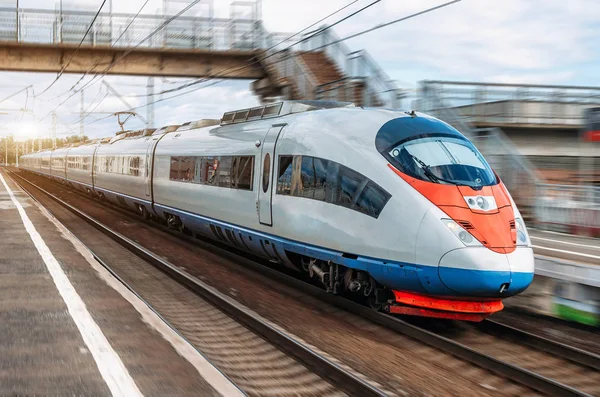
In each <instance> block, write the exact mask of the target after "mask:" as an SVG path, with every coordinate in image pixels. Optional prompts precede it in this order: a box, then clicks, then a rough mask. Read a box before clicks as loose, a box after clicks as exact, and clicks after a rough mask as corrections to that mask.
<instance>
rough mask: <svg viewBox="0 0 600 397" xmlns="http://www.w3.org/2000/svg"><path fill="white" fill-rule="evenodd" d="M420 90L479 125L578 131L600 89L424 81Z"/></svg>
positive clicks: (599, 100) (598, 97) (598, 102)
mask: <svg viewBox="0 0 600 397" xmlns="http://www.w3.org/2000/svg"><path fill="white" fill-rule="evenodd" d="M421 89H425V90H427V91H429V92H432V91H433V92H435V95H436V96H437V97H438V98H440V100H441V101H443V102H446V103H449V104H452V107H453V110H454V111H456V112H457V113H458V114H459V115H461V116H462V117H463V118H464V119H465V120H466V121H468V122H470V123H472V124H476V125H496V126H507V127H508V126H517V125H529V126H539V127H545V126H552V127H562V128H573V129H577V128H579V127H580V126H582V125H583V121H584V118H583V117H584V116H583V110H584V109H586V108H589V107H594V106H598V104H600V87H585V86H554V85H524V84H499V83H469V82H451V81H424V82H422V84H421Z"/></svg>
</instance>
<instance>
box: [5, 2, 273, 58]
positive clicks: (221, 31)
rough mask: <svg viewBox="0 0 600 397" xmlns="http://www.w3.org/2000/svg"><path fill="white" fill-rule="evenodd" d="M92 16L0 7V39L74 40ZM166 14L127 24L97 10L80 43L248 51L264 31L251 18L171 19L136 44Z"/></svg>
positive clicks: (125, 18)
mask: <svg viewBox="0 0 600 397" xmlns="http://www.w3.org/2000/svg"><path fill="white" fill-rule="evenodd" d="M94 15H95V12H89V11H63V12H62V13H61V12H60V11H59V10H56V11H55V10H37V9H19V10H18V11H17V10H16V9H15V8H0V41H17V42H23V43H39V44H79V42H80V41H81V39H82V38H83V36H84V34H85V32H86V30H87V28H88V27H89V25H90V24H91V22H92V20H93V18H94ZM169 18H170V17H169V16H163V15H139V16H138V17H137V18H136V19H135V20H134V21H133V22H132V19H133V15H128V14H118V13H114V14H108V13H100V14H99V16H98V18H97V19H96V21H95V23H94V25H93V27H92V29H91V30H90V33H89V34H88V36H87V37H86V38H85V41H84V44H86V45H92V46H96V45H106V46H110V45H113V46H115V47H132V46H139V47H141V48H183V49H209V50H232V49H238V50H252V49H256V48H263V45H264V41H265V37H264V35H265V31H264V30H263V29H262V28H261V24H260V22H259V21H257V20H252V19H219V18H206V17H189V16H180V17H178V18H176V19H174V20H173V21H171V22H170V23H169V24H168V25H166V26H165V27H164V28H163V29H161V30H160V31H158V32H157V33H156V34H155V35H153V36H152V37H151V38H150V39H148V40H146V41H143V42H142V40H143V39H144V38H146V37H147V36H149V35H150V34H151V33H153V32H154V31H155V30H156V29H158V28H159V27H160V26H161V25H162V24H164V23H165V22H166V21H167V20H168V19H169ZM130 23H131V25H130ZM128 26H129V27H128Z"/></svg>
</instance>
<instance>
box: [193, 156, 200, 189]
mask: <svg viewBox="0 0 600 397" xmlns="http://www.w3.org/2000/svg"><path fill="white" fill-rule="evenodd" d="M193 182H194V183H202V157H196V158H195V163H194V180H193Z"/></svg>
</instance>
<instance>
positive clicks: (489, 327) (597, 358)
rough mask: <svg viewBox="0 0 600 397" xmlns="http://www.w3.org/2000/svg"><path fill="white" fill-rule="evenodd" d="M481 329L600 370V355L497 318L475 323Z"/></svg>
mask: <svg viewBox="0 0 600 397" xmlns="http://www.w3.org/2000/svg"><path fill="white" fill-rule="evenodd" d="M475 326H476V327H477V328H479V329H480V330H481V331H483V332H486V333H489V334H493V335H495V336H498V337H500V338H510V339H511V340H515V341H517V342H518V343H523V344H526V345H528V346H531V347H534V348H536V349H538V350H542V351H545V352H546V353H550V354H553V355H555V356H558V357H562V358H564V359H567V360H570V361H572V362H574V363H577V364H580V365H584V366H586V367H590V368H593V369H595V370H600V355H597V354H594V353H591V352H588V351H585V350H583V349H579V348H577V347H574V346H569V345H567V344H564V343H560V342H557V341H554V340H552V339H548V338H544V337H543V336H540V335H536V334H533V333H531V332H527V331H523V330H521V329H518V328H516V327H513V326H510V325H506V324H503V323H501V322H499V321H496V320H491V319H487V320H485V321H482V322H481V323H479V324H476V325H475Z"/></svg>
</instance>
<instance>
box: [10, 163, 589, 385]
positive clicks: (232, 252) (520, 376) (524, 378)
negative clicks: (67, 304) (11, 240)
mask: <svg viewBox="0 0 600 397" xmlns="http://www.w3.org/2000/svg"><path fill="white" fill-rule="evenodd" d="M17 176H18V177H19V178H21V179H23V180H25V181H27V180H26V179H25V178H23V177H21V176H20V175H17ZM27 182H28V183H30V184H32V185H33V186H35V187H37V188H38V189H40V190H42V191H44V192H45V193H46V194H48V195H50V196H51V197H53V198H55V199H56V200H57V201H59V202H62V200H60V199H59V198H57V197H55V196H54V195H52V193H49V192H46V191H45V190H43V189H42V188H40V187H38V186H36V185H35V184H34V183H32V182H29V181H27ZM86 197H87V196H86ZM64 204H65V205H66V206H68V207H67V208H69V207H71V206H70V205H69V204H67V203H64ZM111 208H115V209H117V210H119V211H120V212H122V213H124V214H127V215H129V216H131V217H134V213H132V212H130V211H126V210H124V209H121V208H119V207H116V206H111ZM73 209H74V210H75V211H77V212H80V211H79V210H77V209H75V208H73ZM83 215H84V216H86V217H87V215H85V214H83ZM90 219H91V218H90ZM136 219H139V218H138V217H136ZM91 221H92V222H97V221H95V220H91ZM147 222H148V224H151V225H153V226H154V227H156V226H157V223H155V222H150V221H147ZM160 229H161V230H163V231H167V232H168V233H170V234H171V235H175V236H179V237H185V238H186V239H189V241H193V243H194V244H195V245H200V246H202V248H205V249H208V250H210V251H212V252H215V253H217V254H219V255H221V256H224V257H227V258H229V259H231V260H233V261H235V262H238V263H241V264H243V265H244V266H245V267H248V268H251V269H252V270H254V271H256V272H258V273H260V274H263V275H266V276H268V277H269V278H272V279H275V280H277V281H278V282H280V283H282V284H284V285H286V286H289V287H292V288H295V289H298V290H301V291H302V292H305V293H307V294H309V295H311V296H313V297H315V298H318V299H320V300H323V301H325V302H327V303H330V304H332V305H334V306H336V307H339V308H341V309H344V310H345V311H347V312H350V313H353V314H356V315H358V316H361V317H362V318H365V319H367V320H369V321H372V322H374V323H376V324H379V325H382V326H384V327H386V328H388V329H391V330H394V331H396V332H399V333H401V334H404V335H406V336H409V337H411V338H413V339H415V340H417V341H419V342H421V343H424V344H426V345H429V346H431V347H434V348H436V349H438V350H441V351H443V352H444V353H447V354H450V355H453V356H455V357H458V358H460V359H462V360H465V361H467V362H470V363H471V364H474V365H476V366H479V367H481V368H484V369H486V370H488V371H490V372H493V373H495V374H497V375H499V376H501V377H504V378H508V379H510V380H512V381H514V382H516V383H519V384H521V385H523V386H525V387H528V388H530V389H533V390H535V391H538V392H541V393H544V394H547V395H551V396H565V397H567V396H579V397H591V396H590V395H589V394H587V393H584V392H582V391H580V390H577V389H575V388H573V387H570V386H568V385H564V384H562V383H559V382H557V381H554V380H552V379H549V378H547V377H544V376H542V375H540V374H537V373H535V372H533V371H530V370H527V369H525V368H521V367H519V366H516V365H513V364H510V363H507V362H504V361H501V360H498V359H496V358H494V357H492V356H490V355H487V354H485V353H481V352H478V351H476V350H474V349H471V348H470V347H468V346H466V345H463V344H461V343H459V342H456V341H454V340H451V339H449V338H446V337H444V336H441V335H438V334H436V333H434V332H431V331H428V330H426V329H423V328H421V327H418V326H416V325H413V324H410V323H408V322H406V321H403V320H401V319H399V318H397V317H393V316H391V315H389V314H385V313H381V312H375V311H373V310H372V309H370V308H367V307H366V306H363V305H360V304H358V303H356V302H353V301H350V300H348V299H346V298H342V297H340V296H337V295H332V294H330V293H328V292H326V291H325V290H323V289H321V288H318V287H316V286H314V285H312V284H309V283H307V282H305V281H302V280H300V279H298V278H295V277H292V276H290V275H288V274H285V273H283V272H281V271H279V270H275V269H273V268H271V267H269V266H267V265H264V264H261V263H260V262H258V261H256V260H255V259H253V257H252V256H251V255H247V254H246V253H244V252H241V251H237V250H236V249H235V248H232V247H228V246H227V247H225V246H222V245H221V244H219V245H217V244H213V243H212V242H211V243H207V242H204V241H200V240H198V239H193V240H192V239H191V237H189V236H186V235H184V234H182V233H178V232H176V231H174V230H172V229H168V228H166V227H160ZM124 238H125V239H127V238H126V237H124ZM129 241H130V240H129ZM132 243H133V242H132ZM133 244H136V243H133ZM136 245H137V244H136ZM142 249H143V248H142ZM144 250H145V249H144ZM148 252H149V251H148ZM250 257H252V258H250ZM158 259H160V260H162V259H161V258H158ZM175 270H176V271H177V272H179V273H184V272H181V271H179V270H177V269H175ZM190 277H191V276H190ZM209 288H210V287H209Z"/></svg>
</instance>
